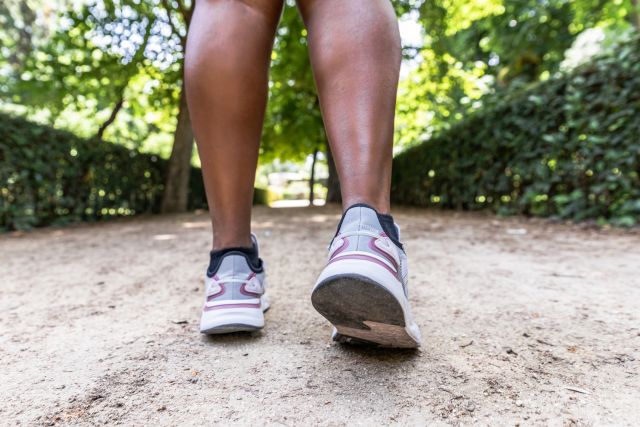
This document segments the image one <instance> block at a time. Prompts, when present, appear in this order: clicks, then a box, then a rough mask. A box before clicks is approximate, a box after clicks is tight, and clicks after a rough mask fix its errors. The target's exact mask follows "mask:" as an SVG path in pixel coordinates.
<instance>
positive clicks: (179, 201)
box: [0, 0, 640, 230]
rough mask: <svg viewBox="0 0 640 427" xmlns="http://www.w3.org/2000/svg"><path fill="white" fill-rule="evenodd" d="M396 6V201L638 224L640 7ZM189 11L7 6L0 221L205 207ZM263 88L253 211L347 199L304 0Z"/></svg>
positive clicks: (35, 3) (3, 224) (0, 29)
mask: <svg viewBox="0 0 640 427" xmlns="http://www.w3.org/2000/svg"><path fill="white" fill-rule="evenodd" d="M393 4H394V7H395V9H396V12H397V15H398V19H399V22H400V30H401V34H402V40H403V53H404V61H403V67H402V74H401V82H400V89H399V95H398V106H397V119H396V145H395V153H396V158H395V160H394V181H393V200H394V202H395V203H402V204H410V205H417V206H425V207H426V206H429V207H439V208H450V209H465V210H476V209H483V210H489V211H493V212H496V213H498V214H500V215H510V214H521V215H535V216H545V217H553V218H560V219H569V220H579V221H593V222H597V223H600V224H613V225H620V226H632V225H634V224H636V223H637V222H638V218H639V217H640V178H639V173H640V41H639V39H638V33H639V30H640V6H638V2H637V0H608V1H601V0H576V1H568V0H514V1H506V0H398V1H394V2H393ZM192 10H193V2H192V1H189V0H148V1H142V0H115V1H112V0H52V1H42V0H26V1H18V0H3V1H2V2H1V3H0V46H1V47H0V229H1V230H15V229H28V228H31V227H36V226H44V225H52V224H53V225H57V224H64V223H69V222H76V221H93V220H100V219H103V218H109V217H115V216H125V215H133V214H139V213H159V212H182V211H186V210H193V209H202V208H206V200H205V198H204V189H203V186H202V182H201V178H200V171H199V160H198V157H197V153H196V150H194V144H193V133H192V131H191V126H190V123H189V116H188V112H187V110H186V103H185V98H184V93H183V82H182V62H183V57H184V47H185V41H186V35H187V32H188V28H189V20H190V17H191V13H192ZM221 60H224V58H222V59H221ZM269 87H270V100H269V106H268V111H267V116H266V122H265V126H264V132H263V140H262V148H261V159H260V166H259V170H258V178H257V181H256V193H255V203H257V204H269V205H272V206H305V205H309V204H315V205H320V204H324V203H325V202H337V201H339V181H338V177H337V175H336V171H335V167H334V165H333V161H332V157H331V153H330V151H329V148H328V145H327V141H326V135H325V133H324V130H323V123H322V117H321V115H320V112H319V109H318V99H317V94H316V90H315V85H314V81H313V76H312V73H311V69H310V67H309V64H308V56H307V32H306V30H305V29H304V26H303V25H302V22H301V20H300V18H299V16H298V13H297V11H296V9H295V7H294V3H293V1H287V6H286V8H285V11H284V14H283V18H282V22H281V25H280V27H279V30H278V32H277V40H276V42H275V47H274V51H273V54H272V69H271V77H270V83H269Z"/></svg>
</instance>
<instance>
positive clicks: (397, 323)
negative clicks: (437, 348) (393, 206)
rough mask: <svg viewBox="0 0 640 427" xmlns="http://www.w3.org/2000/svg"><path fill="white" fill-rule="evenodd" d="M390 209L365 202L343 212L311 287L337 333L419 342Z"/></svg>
mask: <svg viewBox="0 0 640 427" xmlns="http://www.w3.org/2000/svg"><path fill="white" fill-rule="evenodd" d="M399 234H400V233H399V229H398V226H397V225H396V224H394V223H393V220H392V218H391V217H390V216H389V215H381V214H378V213H377V212H376V211H375V210H374V209H373V208H371V207H370V206H367V205H363V204H357V205H354V206H351V207H350V208H349V209H347V211H346V212H345V213H344V215H343V217H342V220H341V221H340V225H339V226H338V232H337V234H336V236H335V237H334V238H333V241H332V242H331V246H330V247H329V261H328V263H327V265H326V266H325V268H324V269H323V270H322V272H321V273H320V277H318V280H317V282H316V285H315V286H314V288H313V291H312V293H311V302H312V304H313V306H314V307H315V309H316V310H318V312H319V313H320V314H322V315H323V316H324V317H325V318H326V319H327V320H329V322H331V323H332V324H333V325H334V326H335V329H334V333H333V339H334V340H336V341H340V342H364V343H373V344H377V345H380V346H383V347H399V348H415V347H419V346H420V342H421V336H420V329H419V328H418V325H417V324H416V323H415V322H414V320H413V316H412V314H411V308H410V306H409V300H408V298H407V295H408V294H407V255H406V254H405V252H404V250H403V248H402V245H401V243H400V242H399Z"/></svg>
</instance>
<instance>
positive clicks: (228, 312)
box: [200, 235, 269, 334]
mask: <svg viewBox="0 0 640 427" xmlns="http://www.w3.org/2000/svg"><path fill="white" fill-rule="evenodd" d="M251 240H252V242H253V248H252V249H249V250H247V249H242V248H238V249H235V248H232V249H226V250H223V251H220V252H218V253H215V252H214V253H212V260H211V265H210V266H209V269H208V270H207V275H206V277H205V292H206V294H205V303H204V307H203V308H202V318H201V320H200V332H202V333H203V334H224V333H229V332H238V331H255V330H258V329H262V328H263V327H264V311H266V310H267V309H268V308H269V303H268V301H267V299H266V297H265V294H264V292H265V273H264V267H263V263H262V260H261V259H260V258H259V257H258V242H257V240H256V237H255V236H254V235H252V236H251Z"/></svg>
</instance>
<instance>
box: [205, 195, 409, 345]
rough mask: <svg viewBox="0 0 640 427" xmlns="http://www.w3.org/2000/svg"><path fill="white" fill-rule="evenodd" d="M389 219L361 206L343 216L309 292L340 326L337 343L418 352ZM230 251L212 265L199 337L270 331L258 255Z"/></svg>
mask: <svg viewBox="0 0 640 427" xmlns="http://www.w3.org/2000/svg"><path fill="white" fill-rule="evenodd" d="M399 234H400V233H399V228H398V226H397V225H396V224H395V223H394V222H393V219H392V218H391V216H389V215H382V214H379V213H378V212H377V211H376V210H375V209H373V208H372V207H370V206H368V205H364V204H356V205H353V206H351V207H350V208H349V209H347V210H346V211H345V213H344V215H343V216H342V219H341V221H340V224H339V225H338V231H337V233H336V235H335V237H334V238H333V240H332V242H331V245H330V246H329V257H328V258H329V259H328V262H327V264H326V266H325V267H324V269H323V270H322V272H321V273H320V276H319V277H318V280H317V281H316V284H315V286H314V287H313V291H312V293H311V302H312V304H313V306H314V308H315V309H316V310H317V311H318V312H319V313H320V314H321V315H322V316H324V317H325V318H326V319H327V320H328V321H329V322H331V323H332V324H333V326H334V329H333V339H334V340H335V341H339V342H358V343H370V344H376V345H379V346H383V347H399V348H414V347H418V346H420V340H421V338H420V330H419V328H418V326H417V325H416V323H415V322H414V320H413V316H412V315H411V309H410V307H409V300H408V292H407V256H406V254H405V252H404V249H403V247H402V244H401V243H400V235H399ZM252 240H253V254H254V255H255V256H251V255H250V254H249V253H248V252H247V251H242V250H229V251H225V252H224V254H223V255H222V256H221V257H218V258H217V259H215V260H213V262H212V264H211V265H210V267H209V269H208V270H207V276H206V279H205V285H206V299H205V303H204V307H203V311H202V319H201V322H200V331H201V332H202V333H205V334H223V333H228V332H237V331H254V330H258V329H261V328H263V327H264V311H266V310H267V309H268V308H269V302H268V300H267V297H266V295H265V273H264V265H263V262H262V260H260V258H259V257H258V256H257V254H258V242H257V239H256V237H255V236H252Z"/></svg>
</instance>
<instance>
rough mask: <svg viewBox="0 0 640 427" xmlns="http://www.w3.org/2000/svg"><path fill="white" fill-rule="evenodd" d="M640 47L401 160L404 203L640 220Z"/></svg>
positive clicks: (398, 185)
mask: <svg viewBox="0 0 640 427" xmlns="http://www.w3.org/2000/svg"><path fill="white" fill-rule="evenodd" d="M639 173H640V39H635V40H633V41H631V42H627V43H625V44H622V45H621V46H619V48H617V49H616V50H615V53H613V54H608V55H606V56H602V57H600V58H597V59H595V60H594V61H593V62H592V63H590V64H587V65H585V66H583V67H581V68H579V69H577V70H575V71H574V72H573V73H571V74H569V75H566V76H563V77H561V78H558V79H553V80H549V81H546V82H544V83H541V84H539V85H537V86H536V87H534V88H532V89H530V90H527V91H525V92H521V93H519V94H517V95H515V96H512V97H510V98H508V99H506V100H504V101H503V102H501V103H497V104H496V105H493V106H491V107H487V108H485V109H483V110H481V111H479V112H478V113H475V114H472V115H471V116H469V117H468V118H466V119H464V120H463V121H462V122H460V123H458V124H457V125H455V126H454V127H453V128H451V129H450V130H448V131H445V132H443V133H441V134H439V135H437V136H435V137H433V138H431V139H429V140H428V141H425V142H424V143H422V144H421V145H418V146H416V147H413V148H410V149H408V150H407V151H405V152H403V153H401V154H400V155H398V156H397V157H396V158H395V159H394V174H393V186H392V191H393V193H392V198H393V200H394V201H395V202H398V203H404V204H412V205H419V206H441V207H444V208H454V209H469V210H472V209H491V210H493V211H495V212H498V213H500V214H513V213H519V214H526V215H535V216H554V217H559V218H564V219H571V220H586V219H597V220H599V221H601V222H605V221H607V222H610V223H613V224H616V225H633V224H635V223H637V222H638V220H639V218H640V178H639Z"/></svg>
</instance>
